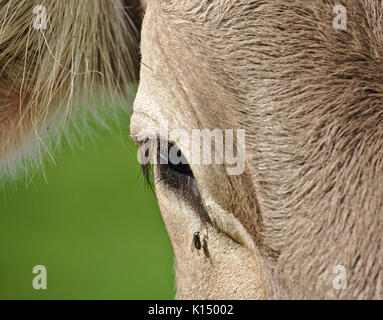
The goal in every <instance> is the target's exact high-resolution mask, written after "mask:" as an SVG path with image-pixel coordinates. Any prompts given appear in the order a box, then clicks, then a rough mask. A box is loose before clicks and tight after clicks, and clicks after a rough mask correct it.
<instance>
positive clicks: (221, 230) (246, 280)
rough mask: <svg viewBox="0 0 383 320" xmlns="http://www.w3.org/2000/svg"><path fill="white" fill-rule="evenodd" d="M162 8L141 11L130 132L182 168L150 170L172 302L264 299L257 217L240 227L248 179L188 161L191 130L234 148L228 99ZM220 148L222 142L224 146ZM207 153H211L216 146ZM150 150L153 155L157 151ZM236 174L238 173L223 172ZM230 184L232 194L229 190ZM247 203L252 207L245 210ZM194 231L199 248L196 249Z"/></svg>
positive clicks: (151, 6) (155, 6)
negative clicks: (169, 258)
mask: <svg viewBox="0 0 383 320" xmlns="http://www.w3.org/2000/svg"><path fill="white" fill-rule="evenodd" d="M163 9H165V7H164V8H162V9H161V8H160V7H159V4H158V3H155V2H153V3H149V5H148V8H147V11H146V15H145V22H144V25H143V34H142V43H141V47H142V65H141V75H140V85H139V90H138V93H137V97H136V101H135V104H134V115H133V117H132V119H131V131H132V136H133V137H134V138H135V139H136V140H139V141H141V142H146V141H147V139H149V140H154V141H157V139H160V140H161V142H160V143H159V145H163V144H166V147H167V146H168V144H170V147H169V150H170V149H171V146H172V145H176V146H177V147H178V148H179V150H180V152H182V153H183V156H184V159H186V160H187V161H188V164H184V165H183V166H182V165H181V164H180V165H161V164H157V165H154V170H153V171H154V181H155V189H156V194H157V198H158V202H159V206H160V209H161V212H162V216H163V219H164V221H165V224H166V227H167V230H168V233H169V236H170V239H171V242H172V245H173V249H174V254H175V265H176V282H177V288H178V290H177V298H210V299H212V298H221V299H223V298H225V299H227V298H250V299H254V298H265V291H264V285H263V280H262V278H261V275H260V272H259V265H258V262H257V254H258V253H257V250H258V248H256V247H255V246H254V245H253V244H254V243H255V242H260V241H261V240H260V238H259V237H258V236H257V233H256V232H255V230H256V229H257V228H258V224H257V221H256V220H257V218H255V219H254V220H253V222H255V223H254V224H253V223H251V224H248V225H247V227H248V229H247V228H246V227H245V226H244V223H243V222H241V221H240V218H241V219H246V215H247V214H248V212H254V214H256V204H254V201H253V200H255V198H254V199H252V201H248V200H249V199H251V197H252V192H253V190H249V189H251V186H252V183H251V175H250V173H249V172H248V171H245V172H243V169H242V170H241V164H240V163H238V164H236V165H232V166H231V167H230V168H229V167H228V166H227V165H226V163H223V164H216V163H214V161H212V163H211V164H203V163H200V164H198V161H192V159H191V158H192V155H191V149H192V145H195V141H194V142H193V141H192V140H193V130H194V131H195V129H201V130H202V129H206V130H211V132H212V131H213V129H215V130H216V132H219V130H222V133H223V135H224V136H225V131H224V129H232V130H233V136H234V138H233V140H234V142H233V145H234V148H235V151H237V150H239V149H238V148H236V147H237V144H239V141H237V140H238V136H237V135H236V133H237V131H236V129H237V128H238V126H237V124H236V123H235V119H234V118H232V117H231V116H230V112H229V113H227V111H226V105H225V104H229V103H230V101H231V99H232V97H230V96H228V95H227V92H225V90H224V88H222V87H221V86H220V84H219V83H218V82H217V81H216V80H217V79H216V78H214V77H212V75H211V74H210V72H211V71H210V70H209V68H210V67H211V66H209V65H205V63H207V61H206V60H204V59H203V58H202V57H201V56H200V53H197V52H195V50H194V49H195V48H194V49H193V46H195V45H196V43H195V41H201V40H202V39H193V38H192V37H190V36H191V35H190V34H189V32H188V33H186V32H185V31H186V30H178V29H179V28H181V29H183V28H186V27H187V28H189V27H192V28H193V26H192V25H191V26H189V25H184V24H183V23H182V22H181V23H180V24H179V25H177V21H176V19H175V20H174V21H171V24H169V21H168V20H167V16H166V15H165V14H163V13H162V10H163ZM172 20H173V19H172ZM189 31H190V30H189ZM212 40H213V39H212ZM197 45H200V44H197ZM201 58H202V59H201ZM233 103H234V102H233ZM201 108H203V111H202V110H201ZM165 131H167V132H168V133H164V132H165ZM177 132H182V133H183V134H177ZM150 136H152V137H150ZM185 136H186V138H185ZM150 138H153V139H150ZM145 139H146V140H145ZM241 143H243V142H241ZM224 144H228V143H226V140H224ZM214 147H215V150H217V149H218V144H217V141H216V143H215V146H213V149H214ZM201 148H202V144H201ZM155 149H157V150H154V152H155V153H157V152H159V153H161V152H163V151H161V150H160V151H159V149H161V148H158V147H157V148H155ZM165 149H166V148H165ZM161 156H162V155H160V157H161ZM212 157H213V158H214V155H213V156H212ZM243 160H244V161H246V160H245V159H243ZM224 162H225V161H224ZM186 166H187V167H188V168H185V167H186ZM236 168H237V169H238V170H239V171H241V172H240V173H241V174H238V175H235V174H231V175H229V174H228V173H227V171H228V169H233V170H235V169H236ZM242 168H243V166H242ZM234 173H235V172H234ZM234 186H237V187H238V189H237V192H233V189H232V188H233V187H234ZM234 190H235V189H234ZM249 205H252V206H253V205H255V207H254V208H252V209H253V210H251V211H250V210H249V211H246V209H248V208H247V206H249ZM238 217H240V218H238ZM248 218H250V217H248ZM197 232H198V233H199V234H198V236H199V239H197V240H198V241H200V243H201V248H199V245H196V241H197V240H196V238H195V237H196V235H195V234H196V233H197ZM251 232H253V233H251Z"/></svg>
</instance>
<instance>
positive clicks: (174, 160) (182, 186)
mask: <svg viewBox="0 0 383 320" xmlns="http://www.w3.org/2000/svg"><path fill="white" fill-rule="evenodd" d="M157 159H158V161H157V166H156V169H157V176H158V182H159V183H162V184H164V185H165V186H167V187H169V188H171V189H173V190H174V191H177V192H179V191H181V192H185V191H186V190H187V189H189V188H191V187H193V185H194V180H195V179H194V175H193V171H192V170H191V168H190V165H189V163H188V161H187V160H186V158H185V157H184V155H183V154H182V151H181V150H180V149H179V148H178V147H177V146H176V145H174V144H171V143H166V142H163V143H160V144H159V150H158V156H157Z"/></svg>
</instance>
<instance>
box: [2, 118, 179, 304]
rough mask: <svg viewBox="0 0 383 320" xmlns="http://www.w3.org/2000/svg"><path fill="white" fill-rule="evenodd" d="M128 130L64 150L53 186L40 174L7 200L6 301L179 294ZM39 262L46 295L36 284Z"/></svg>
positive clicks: (52, 174)
mask: <svg viewBox="0 0 383 320" xmlns="http://www.w3.org/2000/svg"><path fill="white" fill-rule="evenodd" d="M125 126H126V127H128V124H126V125H125ZM122 132H123V133H119V134H118V135H117V138H116V135H112V134H110V132H109V131H107V130H104V129H100V128H97V129H96V136H97V137H96V138H95V139H91V138H90V137H88V138H87V139H85V141H83V142H82V143H81V146H82V147H81V148H78V147H77V148H75V151H73V150H72V148H71V147H70V146H69V145H68V143H64V144H63V148H62V151H61V152H60V153H59V154H58V156H56V157H55V160H56V163H55V164H52V163H48V164H47V165H46V168H45V170H44V171H45V176H46V180H47V181H46V180H45V178H44V175H43V173H42V170H41V169H40V170H38V171H37V174H36V175H35V177H34V178H33V179H32V182H31V181H30V179H29V180H28V182H27V183H26V181H25V180H23V179H20V180H19V181H18V183H17V187H16V188H15V187H11V188H6V189H5V192H4V193H2V194H1V195H0V299H172V298H173V297H174V294H175V291H174V272H173V256H172V250H171V245H170V242H169V238H168V235H167V233H166V230H165V226H164V224H163V221H162V219H161V216H160V212H159V209H158V207H157V202H156V199H155V197H154V195H153V193H152V192H151V191H150V190H148V188H147V187H146V186H145V184H144V183H143V181H142V178H140V173H139V171H140V169H139V164H138V162H137V157H136V148H135V146H134V144H133V143H132V142H131V141H130V138H129V137H128V130H127V129H124V130H122ZM27 184H28V187H27V186H26V185H27ZM40 264H41V265H44V266H46V268H47V290H35V289H34V288H33V287H32V281H33V277H34V276H35V275H33V274H32V269H33V267H34V266H35V265H40Z"/></svg>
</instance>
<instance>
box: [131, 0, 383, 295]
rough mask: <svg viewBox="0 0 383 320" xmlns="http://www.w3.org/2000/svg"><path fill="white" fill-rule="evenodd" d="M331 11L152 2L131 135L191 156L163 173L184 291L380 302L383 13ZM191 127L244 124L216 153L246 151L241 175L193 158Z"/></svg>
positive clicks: (165, 207)
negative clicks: (340, 18)
mask: <svg viewBox="0 0 383 320" xmlns="http://www.w3.org/2000/svg"><path fill="white" fill-rule="evenodd" d="M335 5H336V3H335V2H333V1H327V2H321V3H319V2H318V3H315V4H314V3H312V2H304V1H287V2H286V1H285V2H280V1H224V2H222V1H200V0H199V1H193V0H191V1H176V0H174V1H151V2H149V4H148V7H147V11H146V15H145V19H144V24H143V29H142V40H141V47H142V66H141V79H140V85H139V90H138V94H137V98H136V101H135V104H134V115H133V117H132V120H131V132H132V136H133V138H134V139H135V140H137V141H138V142H139V144H141V145H142V144H143V145H144V146H145V144H146V143H148V142H149V143H152V142H153V141H157V140H160V141H162V142H160V143H159V145H160V146H161V145H163V144H165V145H167V146H169V148H168V149H171V147H172V146H174V145H176V146H177V148H179V150H180V151H178V153H177V154H178V155H180V152H182V153H183V157H184V158H186V159H187V161H188V163H187V164H183V165H182V164H178V165H177V164H172V165H169V164H168V165H161V164H155V165H154V170H153V171H154V183H155V189H156V194H157V197H158V201H159V205H160V208H161V212H162V215H163V218H164V221H165V224H166V226H167V229H168V232H169V235H170V238H171V241H172V245H173V248H174V253H175V264H176V279H177V287H178V293H177V297H178V298H286V297H289V298H334V297H348V298H362V297H375V296H379V295H381V294H382V285H381V280H378V279H382V269H381V267H380V263H379V256H380V257H381V256H382V245H381V244H382V236H381V234H382V233H381V231H380V227H379V226H381V225H382V215H381V211H382V201H381V187H380V186H381V185H382V184H381V182H382V178H383V177H382V173H381V170H379V169H378V168H381V159H382V157H381V156H380V155H379V154H380V152H379V150H381V147H382V138H381V136H382V130H381V129H380V128H381V124H380V119H382V111H381V108H380V105H381V96H382V85H383V83H382V81H381V78H380V74H381V71H380V67H379V66H381V65H382V64H381V54H380V53H378V52H381V50H382V49H383V47H382V43H383V41H381V40H383V39H382V38H383V33H382V31H381V29H379V28H380V23H379V19H378V18H377V17H378V16H377V15H376V14H374V13H376V12H381V10H382V8H381V7H380V5H378V4H377V3H376V2H375V1H363V2H362V3H361V2H359V1H352V2H348V3H347V15H348V16H347V17H348V21H349V24H348V29H347V30H346V31H344V30H343V31H342V30H338V29H336V28H334V26H333V23H332V22H333V19H334V14H333V12H334V10H333V9H334V6H335ZM367 34H374V35H375V36H374V38H369V39H370V40H369V41H370V42H369V43H368V44H367V42H365V40H366V39H367V38H366V37H367ZM375 37H376V38H375ZM362 39H364V40H362ZM164 127H167V128H168V131H166V130H163V128H164ZM193 129H201V130H202V129H205V130H210V132H212V131H213V130H214V129H219V130H221V131H222V132H224V130H225V129H233V130H234V131H235V130H238V129H242V130H244V131H245V140H241V141H240V140H239V138H238V136H237V137H236V138H234V139H233V140H232V141H229V142H228V140H223V145H222V146H219V144H217V142H215V143H214V144H213V149H215V150H217V149H219V148H221V149H222V147H227V145H228V143H231V144H232V147H233V148H234V149H235V150H239V149H238V148H236V146H237V145H238V144H242V145H244V147H243V148H242V149H244V150H245V153H244V159H243V161H244V164H245V165H244V170H243V171H241V172H240V174H228V169H229V168H230V166H231V165H232V164H230V163H228V162H227V161H224V162H223V164H217V163H210V164H201V163H198V162H195V161H192V159H191V157H192V156H193V155H191V152H190V149H192V146H191V145H192V144H194V143H195V142H196V141H193V140H192V139H191V137H192V136H193V133H192V131H193ZM177 130H178V132H181V131H182V133H183V134H182V135H186V136H187V137H188V138H189V140H188V138H182V139H181V138H180V136H182V135H181V134H178V135H177V134H174V135H173V136H169V135H165V136H164V135H163V133H164V132H165V131H166V132H170V133H171V132H174V131H177ZM185 133H186V134H185ZM145 147H146V146H145ZM149 149H150V148H148V150H149ZM152 149H153V148H152ZM154 149H155V150H154V153H158V154H157V156H155V157H154V159H159V158H161V157H164V155H163V154H162V153H163V149H165V150H166V148H162V149H161V147H158V146H157V147H156V148H154ZM165 156H166V155H165ZM196 232H199V233H198V234H197V235H198V236H200V238H201V239H202V249H201V250H196V249H193V245H192V244H193V239H194V236H195V233H196ZM372 239H374V240H372ZM194 240H195V239H194ZM339 268H340V269H339ZM338 270H342V271H344V273H345V281H347V283H348V285H347V288H345V287H343V285H342V286H341V288H339V287H338V286H337V285H336V281H337V279H336V277H337V272H338ZM346 278H347V280H346ZM371 279H376V281H375V282H371V281H372V280H371Z"/></svg>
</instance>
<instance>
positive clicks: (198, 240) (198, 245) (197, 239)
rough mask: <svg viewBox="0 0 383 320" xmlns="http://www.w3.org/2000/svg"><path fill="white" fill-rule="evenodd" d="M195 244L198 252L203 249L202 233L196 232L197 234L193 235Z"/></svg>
mask: <svg viewBox="0 0 383 320" xmlns="http://www.w3.org/2000/svg"><path fill="white" fill-rule="evenodd" d="M193 244H194V247H195V248H196V249H197V250H200V249H201V238H200V233H199V231H196V232H194V234H193Z"/></svg>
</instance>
